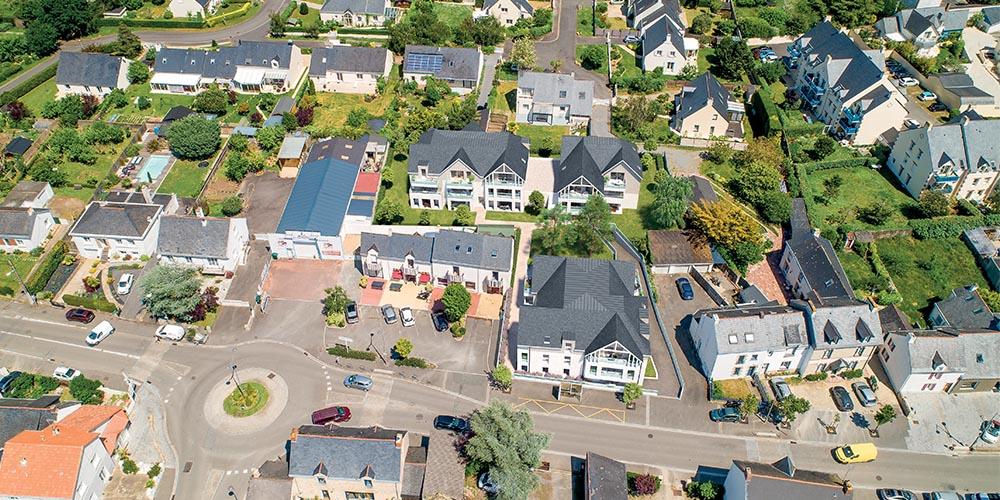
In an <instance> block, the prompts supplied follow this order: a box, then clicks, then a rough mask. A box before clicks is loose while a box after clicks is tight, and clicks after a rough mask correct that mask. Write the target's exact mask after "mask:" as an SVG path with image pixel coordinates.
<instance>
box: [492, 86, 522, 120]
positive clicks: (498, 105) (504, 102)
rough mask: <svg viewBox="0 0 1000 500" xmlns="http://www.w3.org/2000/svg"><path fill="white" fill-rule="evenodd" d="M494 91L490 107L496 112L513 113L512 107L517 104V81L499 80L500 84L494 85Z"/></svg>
mask: <svg viewBox="0 0 1000 500" xmlns="http://www.w3.org/2000/svg"><path fill="white" fill-rule="evenodd" d="M496 91H497V96H496V99H494V102H493V106H492V108H491V109H492V110H493V111H496V112H498V113H509V114H510V115H513V114H514V107H515V106H517V82H516V81H513V82H500V85H497V87H496ZM511 118H513V116H511Z"/></svg>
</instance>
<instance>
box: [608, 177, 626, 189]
mask: <svg viewBox="0 0 1000 500" xmlns="http://www.w3.org/2000/svg"><path fill="white" fill-rule="evenodd" d="M604 189H614V190H618V191H620V190H623V189H625V180H624V179H606V180H605V181H604Z"/></svg>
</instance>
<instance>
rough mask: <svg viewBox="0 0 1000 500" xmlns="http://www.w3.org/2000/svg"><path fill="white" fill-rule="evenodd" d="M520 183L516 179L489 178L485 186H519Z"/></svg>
mask: <svg viewBox="0 0 1000 500" xmlns="http://www.w3.org/2000/svg"><path fill="white" fill-rule="evenodd" d="M521 184H522V183H521V182H520V181H519V180H517V179H503V178H497V177H491V178H490V179H488V180H487V181H486V185H487V186H505V187H506V186H520V185H521Z"/></svg>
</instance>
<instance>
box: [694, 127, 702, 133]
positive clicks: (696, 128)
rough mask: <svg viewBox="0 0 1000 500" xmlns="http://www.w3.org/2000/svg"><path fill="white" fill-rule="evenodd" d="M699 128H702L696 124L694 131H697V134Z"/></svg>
mask: <svg viewBox="0 0 1000 500" xmlns="http://www.w3.org/2000/svg"><path fill="white" fill-rule="evenodd" d="M699 128H701V127H699V126H698V125H695V126H694V133H696V134H697V133H698V129H699Z"/></svg>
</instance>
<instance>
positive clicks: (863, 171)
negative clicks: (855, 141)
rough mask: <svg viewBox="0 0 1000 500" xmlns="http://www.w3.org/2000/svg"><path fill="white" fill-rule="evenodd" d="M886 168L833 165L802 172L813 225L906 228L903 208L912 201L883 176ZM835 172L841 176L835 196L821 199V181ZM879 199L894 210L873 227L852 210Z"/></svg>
mask: <svg viewBox="0 0 1000 500" xmlns="http://www.w3.org/2000/svg"><path fill="white" fill-rule="evenodd" d="M883 172H886V171H885V169H881V170H873V169H870V168H833V169H827V170H817V171H815V172H812V173H810V174H805V192H804V193H803V197H804V198H805V200H806V206H807V207H808V209H809V216H810V217H809V218H810V220H811V221H812V223H813V225H814V226H816V227H819V228H820V229H823V228H828V227H832V228H836V227H837V226H839V225H841V224H844V223H850V224H857V225H858V226H859V227H863V228H866V229H883V228H901V227H906V222H907V218H906V216H905V215H904V210H905V209H906V208H907V207H909V206H911V205H913V204H914V203H915V202H914V200H913V199H912V198H910V197H909V196H908V195H907V194H905V193H904V192H903V191H900V190H899V189H897V188H896V186H895V184H893V182H894V181H892V180H890V179H889V178H888V177H886V175H888V173H887V172H886V173H883ZM835 175H839V176H840V177H841V179H843V185H842V186H841V188H840V192H839V193H838V194H837V196H835V197H833V199H831V200H824V199H822V193H823V181H824V180H826V179H829V178H831V177H833V176H835ZM875 200H881V201H884V202H886V203H888V204H889V205H891V206H893V207H895V208H896V212H895V213H894V214H893V216H892V217H890V218H889V220H888V222H886V223H885V224H883V225H882V226H879V227H875V226H872V225H871V224H866V223H864V222H861V221H859V220H857V217H856V216H855V209H856V208H857V207H865V206H868V205H870V204H872V203H873V202H874V201H875Z"/></svg>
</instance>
